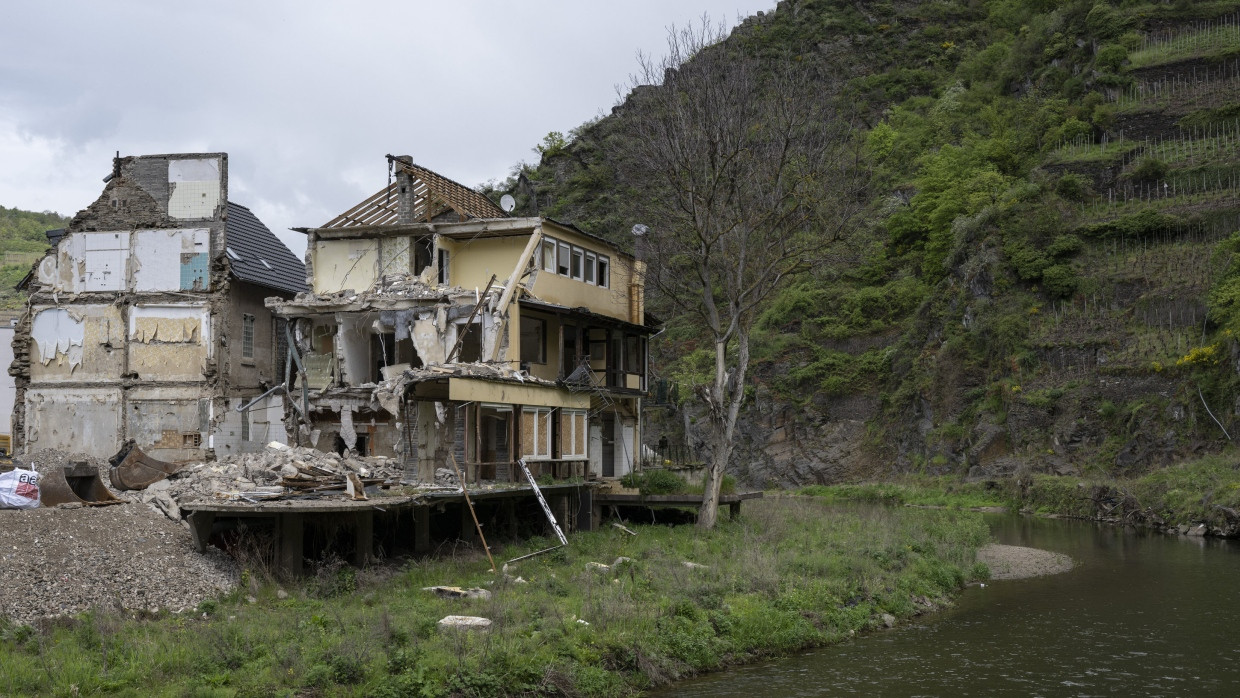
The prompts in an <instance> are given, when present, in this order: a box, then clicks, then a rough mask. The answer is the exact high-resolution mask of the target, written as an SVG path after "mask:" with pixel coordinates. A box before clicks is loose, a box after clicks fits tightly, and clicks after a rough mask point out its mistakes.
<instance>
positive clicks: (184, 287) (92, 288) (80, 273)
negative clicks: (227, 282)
mask: <svg viewBox="0 0 1240 698" xmlns="http://www.w3.org/2000/svg"><path fill="white" fill-rule="evenodd" d="M210 238H211V231H210V230H209V229H207V228H173V229H167V230H137V231H133V232H129V231H92V232H76V233H67V234H65V235H64V237H62V238H61V239H60V242H59V243H57V245H56V249H55V251H54V253H53V254H49V255H48V256H46V257H44V258H43V260H42V261H40V262H39V265H38V267H37V269H36V276H37V278H38V281H39V283H40V284H42V285H44V286H47V287H48V289H49V290H54V291H56V292H57V293H90V292H97V291H129V292H138V293H152V292H162V291H173V292H176V291H208V290H210V273H209V271H210V269H209V267H210V264H209V259H210Z"/></svg>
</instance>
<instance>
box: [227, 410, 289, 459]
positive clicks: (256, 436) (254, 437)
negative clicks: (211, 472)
mask: <svg viewBox="0 0 1240 698" xmlns="http://www.w3.org/2000/svg"><path fill="white" fill-rule="evenodd" d="M253 399H254V398H252V397H246V398H229V399H228V400H226V401H225V405H226V410H225V413H224V415H223V416H222V418H221V419H220V424H219V426H218V427H217V428H216V429H215V431H213V432H212V443H213V444H214V447H215V453H216V455H217V456H220V457H223V456H227V455H230V454H233V453H255V452H257V451H261V450H263V449H264V448H266V446H267V444H268V443H270V442H272V441H277V442H279V443H282V444H287V443H288V434H287V433H286V431H285V429H284V397H283V396H281V395H270V396H268V397H266V398H263V399H262V400H260V401H259V402H257V403H255V405H254V406H253V407H251V408H250V438H249V440H248V441H247V440H243V439H242V438H241V421H242V419H241V417H242V415H241V413H240V412H238V411H237V406H238V405H244V404H246V403H248V402H249V401H250V400H253Z"/></svg>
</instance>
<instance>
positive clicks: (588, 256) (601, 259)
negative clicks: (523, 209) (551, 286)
mask: <svg viewBox="0 0 1240 698" xmlns="http://www.w3.org/2000/svg"><path fill="white" fill-rule="evenodd" d="M539 258H540V259H539V266H540V267H541V268H542V270H543V271H546V272H550V273H552V274H559V275H560V276H567V277H568V278H570V279H576V280H577V281H584V282H586V283H587V284H591V285H594V286H600V287H602V288H611V259H610V258H609V257H608V256H607V255H602V254H598V253H597V252H592V251H590V250H587V249H584V248H581V247H578V246H576V245H571V244H569V243H567V242H564V241H563V240H557V239H555V238H553V237H548V236H546V235H544V236H543V239H542V252H541V253H540V254H539Z"/></svg>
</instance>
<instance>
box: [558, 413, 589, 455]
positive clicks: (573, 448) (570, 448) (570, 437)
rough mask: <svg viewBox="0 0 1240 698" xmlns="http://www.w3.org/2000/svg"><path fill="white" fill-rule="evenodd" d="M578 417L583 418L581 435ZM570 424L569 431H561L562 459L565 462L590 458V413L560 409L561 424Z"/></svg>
mask: <svg viewBox="0 0 1240 698" xmlns="http://www.w3.org/2000/svg"><path fill="white" fill-rule="evenodd" d="M577 417H581V433H580V434H578V433H577V428H576V427H577V419H576V418H577ZM565 422H567V423H568V425H569V426H568V429H567V430H564V429H561V434H560V457H561V458H563V459H565V460H585V459H586V458H588V457H589V443H590V413H589V411H588V410H577V409H569V408H567V407H561V408H560V424H561V425H563V424H564V423H565ZM565 432H567V433H565Z"/></svg>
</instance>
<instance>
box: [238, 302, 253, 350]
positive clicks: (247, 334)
mask: <svg viewBox="0 0 1240 698" xmlns="http://www.w3.org/2000/svg"><path fill="white" fill-rule="evenodd" d="M241 358H243V359H252V358H254V316H253V315H250V314H249V313H245V314H243V315H242V316H241Z"/></svg>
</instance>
